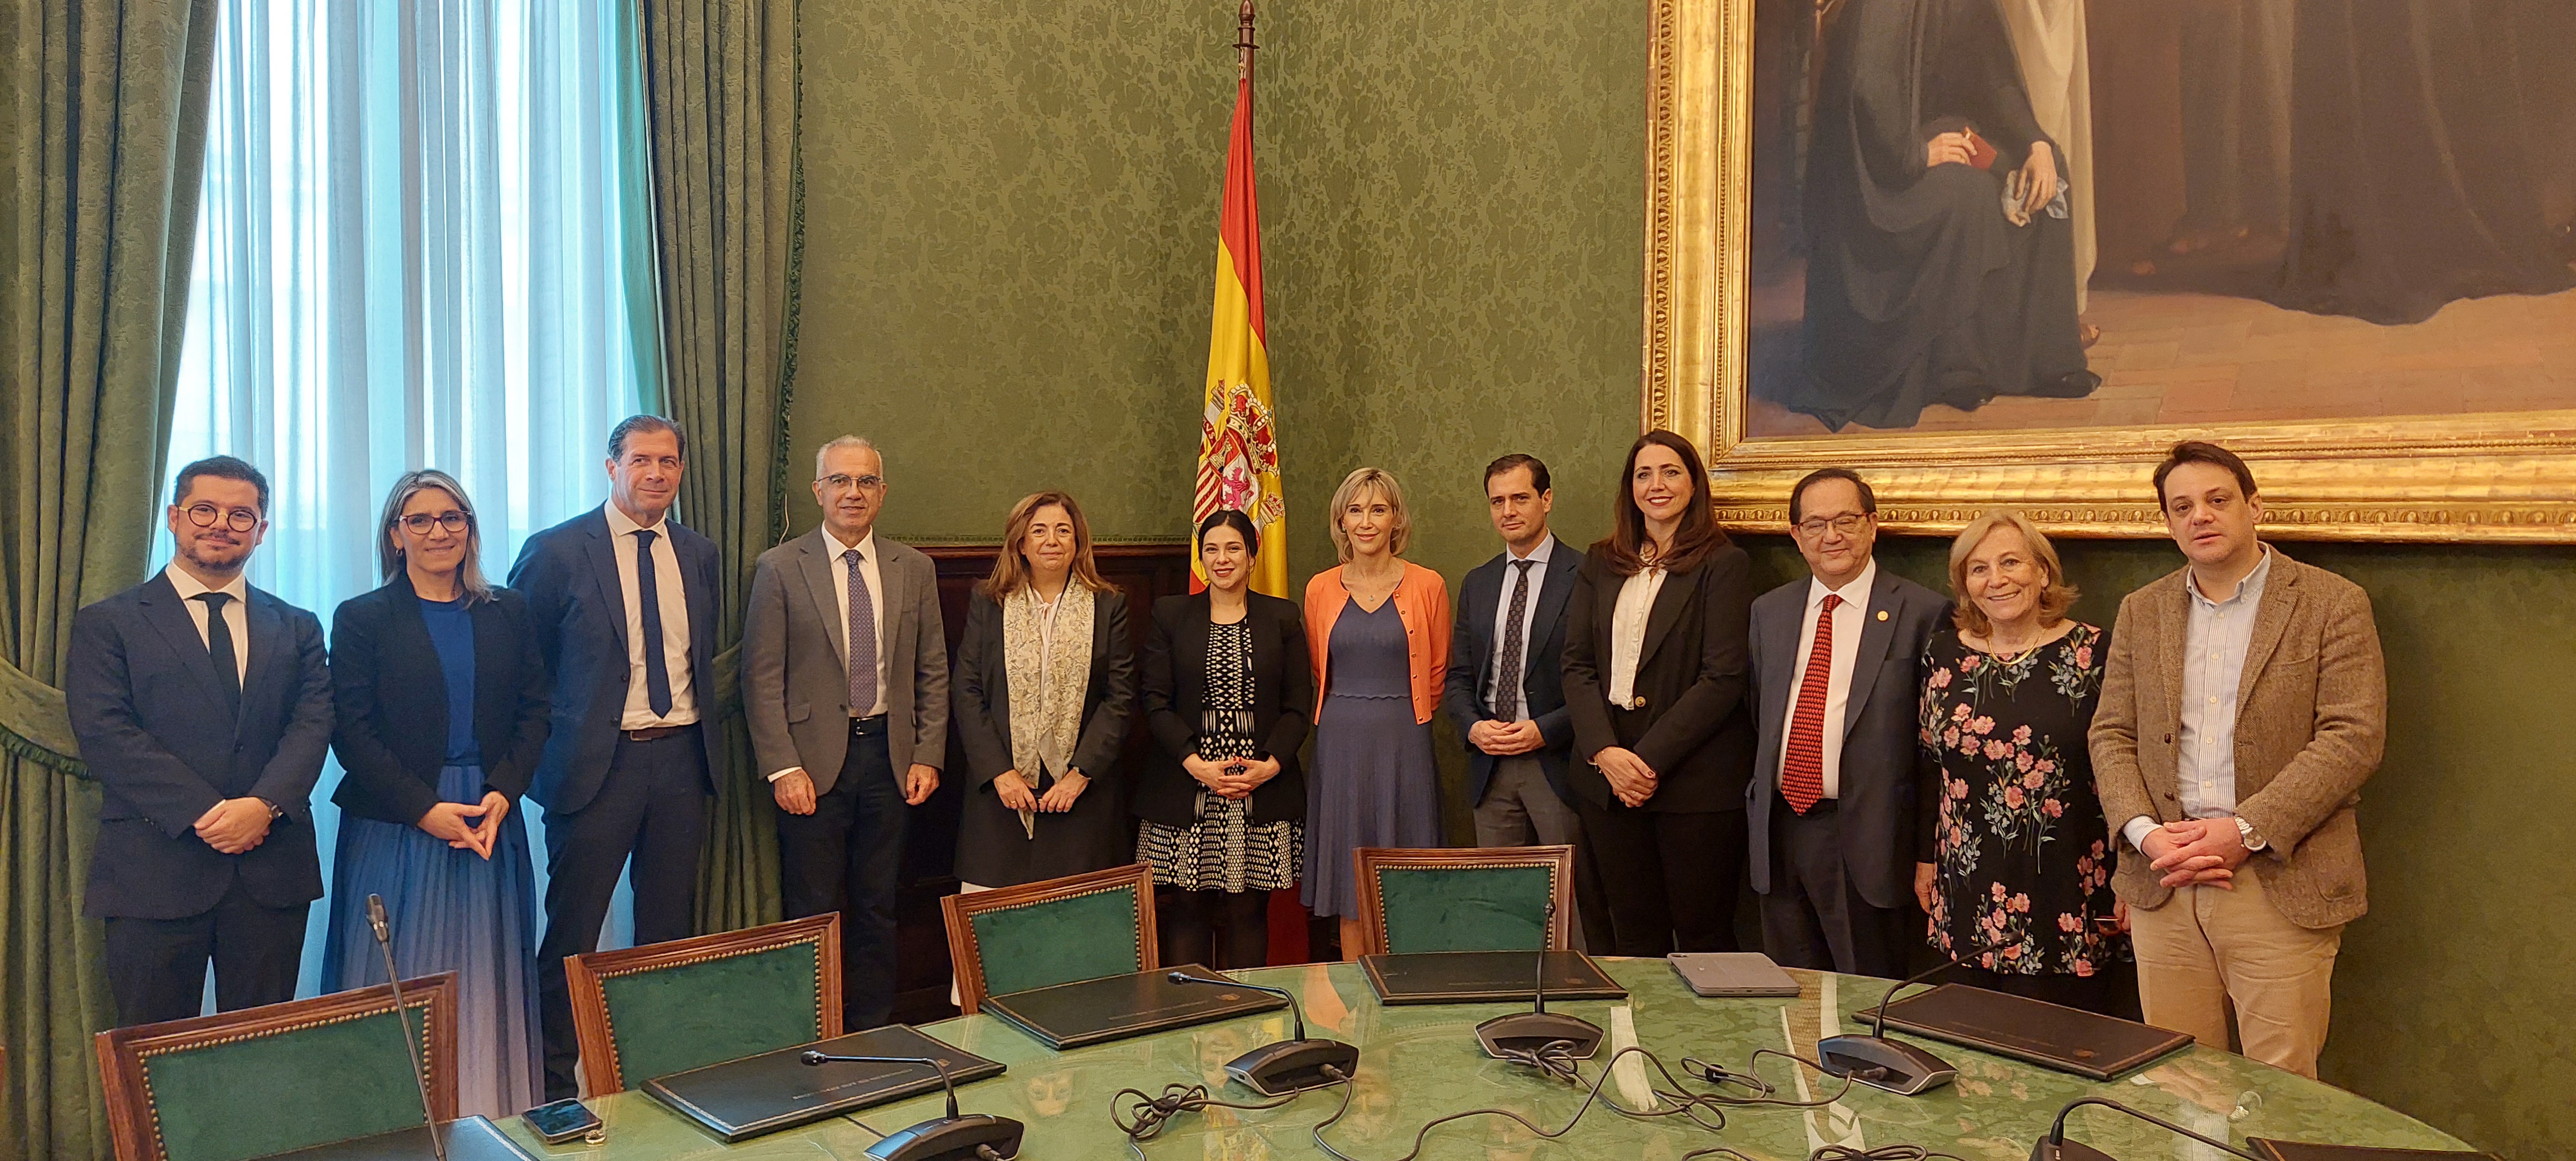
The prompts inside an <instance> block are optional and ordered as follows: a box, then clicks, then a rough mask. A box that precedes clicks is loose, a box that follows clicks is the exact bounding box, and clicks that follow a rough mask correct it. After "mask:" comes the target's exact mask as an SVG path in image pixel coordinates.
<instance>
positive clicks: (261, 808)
mask: <svg viewBox="0 0 2576 1161" xmlns="http://www.w3.org/2000/svg"><path fill="white" fill-rule="evenodd" d="M196 831H197V837H198V838H199V839H202V840H204V842H205V844H206V845H207V846H210V847H213V848H215V850H216V851H217V852H219V853H221V854H227V855H239V854H247V853H249V852H250V851H253V850H256V849H258V847H259V844H261V843H264V842H267V841H268V804H267V803H265V802H262V801H260V800H259V799H256V798H227V799H224V800H223V801H221V802H218V803H216V804H214V805H213V806H212V807H210V808H208V809H207V811H206V813H204V814H201V815H199V816H197V822H196Z"/></svg>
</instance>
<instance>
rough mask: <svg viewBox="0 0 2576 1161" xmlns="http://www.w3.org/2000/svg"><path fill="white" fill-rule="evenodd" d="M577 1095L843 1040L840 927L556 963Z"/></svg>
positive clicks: (831, 921)
mask: <svg viewBox="0 0 2576 1161" xmlns="http://www.w3.org/2000/svg"><path fill="white" fill-rule="evenodd" d="M564 977H565V980H566V982H567V983H569V984H570V985H571V987H572V1022H573V1030H574V1032H575V1033H576V1034H577V1035H578V1036H579V1037H580V1039H581V1080H582V1087H583V1088H584V1089H586V1090H588V1091H589V1092H590V1094H591V1095H593V1096H599V1095H603V1094H606V1093H612V1092H623V1091H625V1090H627V1089H629V1088H632V1087H634V1086H636V1085H640V1084H642V1083H644V1082H645V1081H648V1080H651V1079H653V1078H654V1077H657V1076H668V1075H670V1074H672V1073H674V1072H682V1071H685V1070H688V1069H692V1068H696V1067H699V1066H701V1065H707V1064H719V1063H722V1062H724V1061H727V1060H736V1059H740V1058H742V1057H745V1056H754V1055H758V1054H760V1053H763V1052H768V1051H770V1050H772V1049H778V1048H791V1047H794V1046H796V1045H799V1044H811V1043H813V1042H815V1041H817V1040H828V1039H830V1038H832V1037H834V1036H838V1035H840V1034H841V917H840V916H839V915H837V914H833V915H816V916H813V917H811V918H808V919H791V920H788V921H787V922H785V923H772V924H769V925H768V926H766V927H747V928H744V929H742V930H740V931H727V932H722V933H719V934H716V935H700V936H694V937H692V938H689V939H675V940H672V941H670V942H668V943H654V944H647V945H645V946H643V947H630V948H627V949H625V950H622V951H600V952H592V953H591V954H589V955H577V956H572V957H570V958H568V959H566V960H564Z"/></svg>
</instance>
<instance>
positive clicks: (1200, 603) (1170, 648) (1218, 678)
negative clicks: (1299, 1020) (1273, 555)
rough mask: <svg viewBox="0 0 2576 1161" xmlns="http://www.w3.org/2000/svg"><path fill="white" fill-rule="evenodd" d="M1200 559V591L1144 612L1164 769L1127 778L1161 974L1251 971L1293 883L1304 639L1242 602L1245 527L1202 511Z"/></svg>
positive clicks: (1294, 626)
mask: <svg viewBox="0 0 2576 1161" xmlns="http://www.w3.org/2000/svg"><path fill="white" fill-rule="evenodd" d="M1198 548H1199V563H1200V565H1201V567H1202V569H1203V570H1204V571H1205V572H1206V574H1207V584H1208V587H1207V589H1206V591H1204V592H1198V593H1191V594H1189V595H1186V596H1172V597H1164V598H1163V599H1161V600H1158V601H1156V602H1154V626H1153V633H1152V636H1151V637H1149V638H1148V639H1147V641H1146V645H1145V664H1144V675H1143V681H1144V706H1145V724H1146V726H1147V728H1149V729H1151V730H1152V731H1153V734H1154V741H1155V742H1156V743H1157V744H1159V745H1160V746H1161V747H1162V749H1163V752H1164V753H1165V754H1166V755H1168V756H1169V757H1170V759H1171V760H1170V761H1169V762H1166V763H1158V764H1156V765H1155V766H1154V767H1152V768H1149V769H1147V770H1144V771H1141V772H1139V774H1138V776H1137V780H1136V806H1135V809H1136V814H1137V817H1138V818H1140V819H1142V820H1143V821H1142V823H1141V825H1140V826H1139V827H1138V829H1137V834H1136V861H1137V862H1140V863H1144V864H1146V865H1147V866H1150V867H1152V868H1153V869H1154V884H1155V887H1156V891H1155V895H1156V901H1155V906H1156V910H1157V912H1158V915H1159V922H1158V923H1157V925H1156V927H1157V930H1158V931H1159V933H1160V936H1161V942H1162V960H1163V962H1164V963H1166V964H1187V963H1200V964H1208V965H1210V966H1214V967H1220V968H1248V967H1260V966H1262V965H1263V964H1264V963H1266V962H1268V960H1269V952H1270V922H1269V915H1268V911H1269V908H1268V902H1269V899H1270V892H1272V891H1277V890H1281V889H1283V888H1287V887H1293V886H1296V885H1297V871H1298V863H1299V861H1300V860H1301V858H1302V857H1303V853H1304V849H1305V827H1304V824H1303V822H1302V820H1303V819H1304V817H1305V814H1306V779H1305V777H1304V775H1303V774H1302V773H1300V772H1299V770H1298V769H1297V748H1298V747H1299V746H1301V745H1303V744H1304V743H1305V740H1306V715H1307V714H1308V713H1310V712H1312V710H1313V708H1314V701H1315V690H1314V683H1313V678H1312V676H1311V675H1310V674H1308V672H1307V670H1306V628H1305V625H1304V623H1303V622H1302V621H1301V620H1300V619H1299V616H1298V611H1297V605H1296V604H1295V602H1292V601H1287V600H1283V599H1281V598H1279V597H1273V596H1265V595H1263V594H1261V593H1256V592H1253V591H1252V561H1253V557H1254V556H1255V555H1257V554H1258V553H1259V552H1260V551H1261V537H1260V534H1259V533H1258V532H1256V531H1254V529H1253V526H1252V521H1251V519H1250V518H1249V517H1246V516H1245V515H1244V514H1243V513H1241V512H1237V511H1234V510H1232V509H1224V510H1220V511H1217V512H1214V513H1210V514H1209V516H1208V518H1207V519H1206V520H1204V521H1202V522H1200V524H1199V530H1198ZM1220 921H1221V924H1220ZM1220 925H1221V927H1222V931H1221V932H1220V931H1219V930H1218V928H1219V927H1220Z"/></svg>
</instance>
